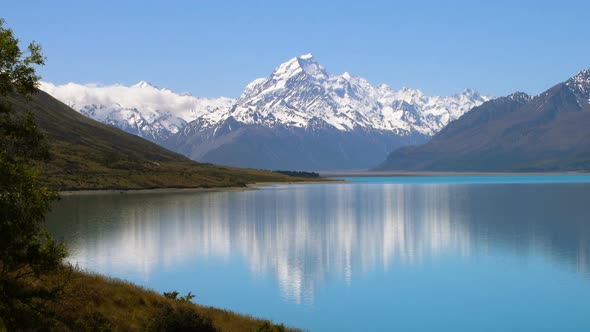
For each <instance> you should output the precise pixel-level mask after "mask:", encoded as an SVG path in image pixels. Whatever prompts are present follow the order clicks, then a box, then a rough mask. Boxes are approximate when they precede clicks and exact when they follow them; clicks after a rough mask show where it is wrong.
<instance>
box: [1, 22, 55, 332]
mask: <svg viewBox="0 0 590 332" xmlns="http://www.w3.org/2000/svg"><path fill="white" fill-rule="evenodd" d="M44 62H45V58H44V57H43V55H42V53H41V47H40V46H39V45H38V44H36V43H34V42H32V43H30V44H29V45H28V47H27V51H26V52H23V51H21V49H20V47H19V40H18V39H17V38H15V36H14V34H13V32H12V30H11V29H7V28H5V27H4V20H2V19H0V317H3V318H4V322H5V324H6V325H7V326H8V327H9V328H10V326H11V325H12V326H13V325H14V320H15V317H18V316H19V312H20V313H22V312H27V313H26V314H24V315H27V316H28V315H31V314H34V312H35V310H38V308H35V306H34V299H35V298H36V297H41V296H50V295H51V294H52V291H51V290H48V289H36V288H35V287H34V285H35V279H38V278H42V277H43V275H44V274H46V273H50V272H52V271H55V270H56V269H57V268H58V267H59V266H60V263H61V261H62V259H63V257H65V248H64V246H63V245H62V244H60V243H57V242H56V241H54V240H53V238H52V237H51V236H50V235H49V233H48V232H47V231H46V230H45V229H44V228H43V222H44V218H45V214H46V213H47V212H48V211H49V209H50V205H51V203H52V202H53V201H54V200H55V199H57V194H56V193H55V192H53V191H51V190H49V189H47V188H45V187H44V186H43V185H42V184H41V182H40V181H39V176H40V174H39V173H38V171H37V170H36V169H35V167H34V164H35V163H36V162H39V161H43V160H44V159H46V158H47V157H48V148H47V144H46V143H45V141H44V139H43V135H42V134H41V133H40V132H39V130H38V129H37V126H36V125H35V122H34V119H33V116H32V114H31V113H29V112H27V113H24V114H22V112H21V114H19V113H16V112H13V111H12V109H11V105H10V104H9V103H8V102H7V101H6V100H5V98H4V99H2V97H5V96H7V95H14V94H18V95H20V96H22V97H25V98H29V97H30V96H31V94H33V93H35V91H36V89H37V85H38V82H39V79H40V78H39V76H38V75H37V73H36V71H35V66H38V65H43V64H44ZM20 316H22V314H21V315H20Z"/></svg>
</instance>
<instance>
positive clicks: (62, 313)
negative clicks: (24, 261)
mask: <svg viewBox="0 0 590 332" xmlns="http://www.w3.org/2000/svg"><path fill="white" fill-rule="evenodd" d="M64 271H67V272H64ZM64 274H67V277H66V278H67V280H68V282H67V284H66V286H65V288H64V289H63V292H62V294H61V295H60V296H59V297H58V299H57V300H56V301H52V302H47V303H46V305H45V307H46V308H47V309H46V310H45V313H44V315H46V316H47V318H49V319H48V320H47V321H48V322H49V325H50V326H48V327H49V329H50V330H55V331H80V330H86V331H88V330H114V331H143V330H145V329H146V328H147V326H148V325H149V323H150V321H151V320H152V318H153V317H154V316H155V315H156V314H157V312H158V310H159V309H160V308H161V307H162V306H163V305H166V304H169V305H171V306H173V307H175V308H178V307H179V306H186V307H188V308H190V309H191V310H194V311H195V312H196V313H198V314H200V315H202V316H204V317H208V318H210V319H211V321H212V322H213V325H214V326H215V327H216V328H218V329H219V330H220V331H258V330H260V328H261V327H262V326H264V325H265V322H267V323H268V321H265V320H261V319H258V318H254V317H250V316H245V315H240V314H236V313H234V312H231V311H226V310H221V309H216V308H212V307H205V306H201V305H197V304H193V303H190V302H183V301H178V300H172V299H169V298H165V297H164V296H162V295H161V294H158V293H156V292H154V291H151V290H147V289H145V288H142V287H139V286H136V285H134V284H131V283H128V282H125V281H122V280H117V279H112V278H107V277H104V276H101V275H96V274H89V273H85V272H81V271H78V270H75V269H70V268H64V269H63V270H62V271H61V272H60V273H59V274H56V275H55V277H49V278H45V279H44V282H45V283H47V284H54V283H56V282H58V281H59V280H62V279H63V278H64ZM264 331H268V332H270V331H281V326H279V325H274V324H272V323H271V324H270V329H268V327H267V329H266V330H264ZM285 331H298V330H296V329H289V328H286V329H285Z"/></svg>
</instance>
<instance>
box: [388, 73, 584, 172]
mask: <svg viewBox="0 0 590 332" xmlns="http://www.w3.org/2000/svg"><path fill="white" fill-rule="evenodd" d="M589 125H590V69H586V70H582V71H580V72H579V73H577V74H576V75H574V76H573V77H571V78H570V79H568V80H567V81H565V82H562V83H558V84H556V85H554V86H553V87H551V88H550V89H548V90H546V91H545V92H543V93H541V94H539V95H536V96H529V95H527V94H525V93H522V92H517V93H513V94H511V95H509V96H506V97H500V98H496V99H494V100H491V101H488V102H486V103H484V104H482V105H481V106H478V107H475V108H474V109H473V110H471V111H470V112H469V113H467V114H466V115H465V116H462V117H461V118H460V119H458V120H457V121H455V122H453V123H451V124H450V125H448V126H447V127H445V128H444V129H443V130H442V131H440V132H439V133H438V134H437V135H435V136H434V137H433V138H432V140H431V141H430V142H428V143H426V144H424V145H421V146H418V147H411V148H410V147H408V148H400V149H397V150H395V151H393V152H392V153H391V154H390V155H389V156H388V158H387V159H386V160H385V162H383V163H382V164H381V165H380V166H378V169H379V170H395V171H465V172H540V171H543V172H564V171H568V172H572V171H573V172H587V171H588V170H590V131H588V126H589Z"/></svg>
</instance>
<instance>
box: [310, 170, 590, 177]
mask: <svg viewBox="0 0 590 332" xmlns="http://www.w3.org/2000/svg"><path fill="white" fill-rule="evenodd" d="M319 173H320V176H322V177H326V178H331V177H442V176H457V177H459V176H535V175H536V176H550V175H590V172H581V171H571V172H402V171H326V172H319Z"/></svg>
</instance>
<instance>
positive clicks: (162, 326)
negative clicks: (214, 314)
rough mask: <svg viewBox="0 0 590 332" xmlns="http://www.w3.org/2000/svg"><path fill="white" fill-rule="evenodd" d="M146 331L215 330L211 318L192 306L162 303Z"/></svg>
mask: <svg viewBox="0 0 590 332" xmlns="http://www.w3.org/2000/svg"><path fill="white" fill-rule="evenodd" d="M147 330H148V331H154V332H156V331H158V332H159V331H168V332H184V331H187V332H188V331H196V332H217V331H218V330H217V328H215V326H213V323H212V322H211V320H210V319H209V318H207V317H203V316H201V315H199V314H198V313H197V312H196V311H195V310H194V309H193V308H191V307H189V306H185V305H178V306H172V305H170V304H168V303H165V304H162V305H161V306H160V308H159V309H158V312H157V313H156V315H155V316H154V318H153V319H152V320H151V322H150V324H149V325H148V329H147Z"/></svg>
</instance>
